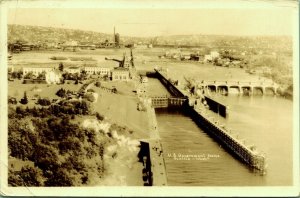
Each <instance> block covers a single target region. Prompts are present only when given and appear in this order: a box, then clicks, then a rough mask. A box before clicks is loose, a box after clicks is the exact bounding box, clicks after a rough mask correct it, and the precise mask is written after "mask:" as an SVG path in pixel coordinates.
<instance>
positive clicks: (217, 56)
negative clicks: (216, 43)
mask: <svg viewBox="0 0 300 198" xmlns="http://www.w3.org/2000/svg"><path fill="white" fill-rule="evenodd" d="M210 56H211V58H212V59H215V58H219V56H220V54H219V52H217V51H212V52H210Z"/></svg>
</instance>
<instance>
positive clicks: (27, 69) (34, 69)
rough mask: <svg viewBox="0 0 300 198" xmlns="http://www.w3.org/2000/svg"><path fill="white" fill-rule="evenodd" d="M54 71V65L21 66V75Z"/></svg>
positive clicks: (36, 74)
mask: <svg viewBox="0 0 300 198" xmlns="http://www.w3.org/2000/svg"><path fill="white" fill-rule="evenodd" d="M50 71H54V67H23V76H25V75H26V74H28V73H30V72H32V73H33V74H34V75H35V76H38V75H39V74H41V73H43V72H45V73H48V72H50Z"/></svg>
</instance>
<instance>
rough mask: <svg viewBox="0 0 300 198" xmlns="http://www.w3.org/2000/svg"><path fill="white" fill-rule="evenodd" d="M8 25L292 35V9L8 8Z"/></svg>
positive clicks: (132, 32) (149, 33)
mask: <svg viewBox="0 0 300 198" xmlns="http://www.w3.org/2000/svg"><path fill="white" fill-rule="evenodd" d="M8 24H20V25H33V26H46V27H56V28H67V29H80V30H86V31H95V32H101V33H108V34H112V33H113V28H114V26H115V27H116V32H117V33H120V34H121V35H122V36H138V37H149V36H168V35H192V34H194V35H197V34H204V35H210V34H214V35H234V36H251V35H253V36H257V35H287V36H291V35H293V24H294V21H293V10H291V9H290V8H283V7H281V8H273V9H267V8H263V9H244V8H243V9H186V8H185V9H148V8H145V9H132V8H130V9H127V8H126V9H120V8H114V9H112V8H102V9H100V8H95V9H93V8H83V9H78V8H52V9H51V8H18V9H9V12H8Z"/></svg>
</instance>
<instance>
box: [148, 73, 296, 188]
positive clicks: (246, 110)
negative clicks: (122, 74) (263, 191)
mask: <svg viewBox="0 0 300 198" xmlns="http://www.w3.org/2000/svg"><path fill="white" fill-rule="evenodd" d="M147 86H148V91H151V92H150V93H151V94H152V95H159V94H164V95H166V94H168V93H167V90H166V89H165V88H164V87H163V86H162V85H161V84H160V82H159V81H158V80H156V79H149V83H148V85H147ZM218 99H219V100H221V101H222V102H224V103H225V104H227V105H229V106H230V110H229V114H228V115H229V116H228V118H226V119H224V118H221V117H218V118H216V119H218V120H219V121H220V122H225V123H226V126H227V128H230V129H231V131H232V133H233V134H235V136H238V137H239V138H240V139H244V140H246V144H248V145H255V146H256V147H257V149H258V150H259V151H262V152H263V153H264V154H265V155H266V157H267V164H268V167H267V172H266V174H265V175H261V174H260V173H257V172H253V170H250V169H249V168H248V167H247V166H246V165H245V164H243V163H241V162H240V161H239V160H237V159H235V158H234V157H232V155H230V154H229V153H228V152H227V151H225V150H224V149H223V148H222V147H221V146H220V145H219V144H218V143H216V142H215V141H214V140H213V139H212V138H211V137H210V136H209V135H208V134H206V133H205V132H204V131H202V130H201V129H200V128H199V127H198V126H197V125H196V124H195V123H194V122H193V121H192V120H191V118H190V117H188V115H184V114H183V113H182V112H180V111H175V110H166V109H156V117H157V123H158V130H159V133H160V137H161V142H162V146H163V149H164V158H165V162H166V171H167V180H168V185H171V186H172V185H173V186H185V185H186V186H188V185H189V186H276V185H279V186H285V185H292V168H293V166H292V164H293V163H292V155H293V153H292V149H293V148H292V134H293V133H292V118H293V115H292V108H293V105H292V101H289V100H285V99H282V98H276V97H270V96H268V97H267V96H256V97H246V96H241V97H240V96H219V97H218ZM216 117H217V116H216Z"/></svg>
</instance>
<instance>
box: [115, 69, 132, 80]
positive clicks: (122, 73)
mask: <svg viewBox="0 0 300 198" xmlns="http://www.w3.org/2000/svg"><path fill="white" fill-rule="evenodd" d="M111 75H112V81H128V80H129V79H130V77H129V69H127V68H123V67H116V68H114V69H113V70H112V73H111Z"/></svg>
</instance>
